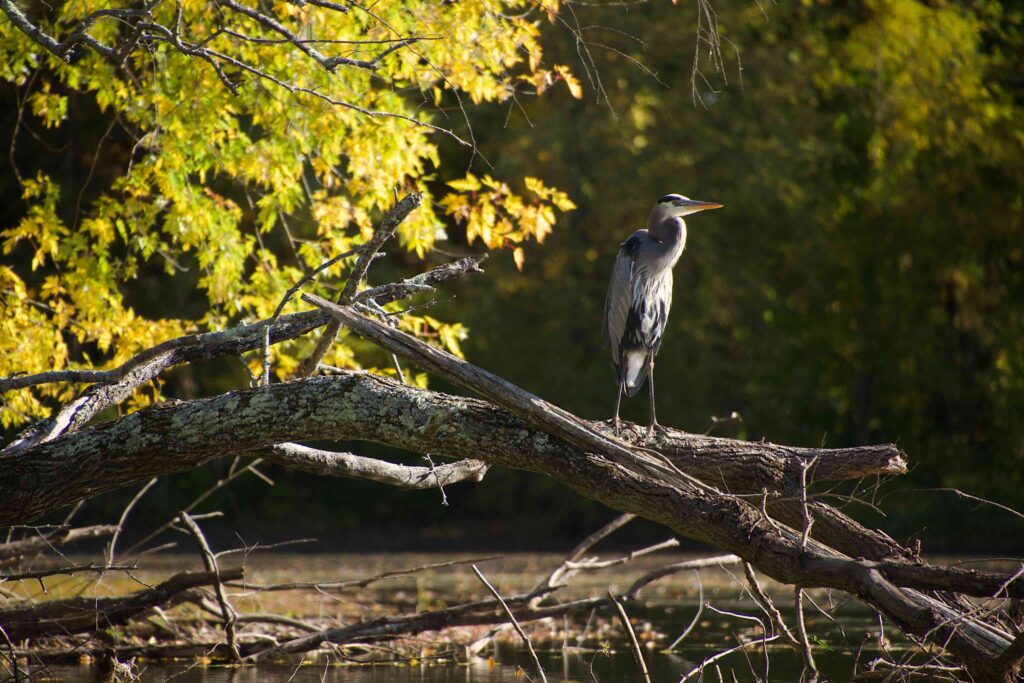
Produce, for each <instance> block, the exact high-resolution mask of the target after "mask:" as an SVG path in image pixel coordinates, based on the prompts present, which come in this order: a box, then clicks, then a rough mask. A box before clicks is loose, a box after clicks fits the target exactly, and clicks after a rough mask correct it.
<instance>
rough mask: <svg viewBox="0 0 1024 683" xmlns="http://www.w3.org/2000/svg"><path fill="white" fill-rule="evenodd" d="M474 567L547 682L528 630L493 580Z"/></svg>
mask: <svg viewBox="0 0 1024 683" xmlns="http://www.w3.org/2000/svg"><path fill="white" fill-rule="evenodd" d="M472 568H473V573H474V574H476V576H477V578H478V579H480V581H481V583H483V584H484V586H486V587H487V590H489V591H490V592H491V595H493V596H494V597H495V599H496V600H497V601H498V602H499V603H501V608H502V609H503V610H505V615H506V616H507V617H508V620H509V621H510V622H512V627H513V628H515V630H516V633H518V634H519V637H520V638H522V639H523V642H524V643H526V649H528V650H529V651H530V656H531V657H533V663H534V664H535V665H536V667H537V672H538V673H539V674H540V680H541V681H543V682H544V683H547V680H548V678H547V676H545V675H544V667H542V666H541V665H540V657H538V656H537V653H536V651H534V649H533V644H532V643H530V639H529V638H528V637H527V636H526V632H525V631H523V627H522V626H520V625H519V622H518V621H516V617H515V615H514V614H512V610H510V609H509V608H508V604H506V603H505V599H504V598H502V597H501V594H500V593H498V591H497V590H496V589H495V588H494V586H492V585H491V582H490V581H488V580H487V577H485V576H484V575H483V574H482V573H481V572H480V570H479V569H478V568H477V566H476V565H475V564H474V565H472Z"/></svg>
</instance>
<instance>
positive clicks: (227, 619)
mask: <svg viewBox="0 0 1024 683" xmlns="http://www.w3.org/2000/svg"><path fill="white" fill-rule="evenodd" d="M178 519H180V520H181V523H182V524H184V525H185V528H186V529H188V531H189V533H190V534H192V538H194V539H195V540H196V543H197V544H198V545H199V550H200V551H201V554H202V557H203V564H205V565H206V571H208V572H209V573H211V574H213V577H214V580H213V587H214V591H215V594H216V596H217V603H218V604H219V605H220V611H221V617H222V618H223V620H224V633H225V634H226V635H227V639H228V647H229V648H230V649H231V653H232V654H233V655H234V657H235V659H236V660H241V658H242V655H241V654H240V653H239V652H238V642H237V636H236V635H235V619H237V618H238V616H237V615H236V614H235V609H234V607H232V606H231V603H229V602H228V598H227V595H225V594H224V583H223V582H222V581H221V577H220V569H219V568H218V567H217V557H216V556H215V555H214V554H213V551H212V550H210V544H209V543H207V542H206V537H205V536H203V531H202V529H200V528H199V525H198V524H196V523H195V520H193V519H192V518H191V517H189V516H188V513H187V512H182V513H181V514H180V515H179V516H178Z"/></svg>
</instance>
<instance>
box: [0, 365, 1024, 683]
mask: <svg viewBox="0 0 1024 683" xmlns="http://www.w3.org/2000/svg"><path fill="white" fill-rule="evenodd" d="M282 416H287V417H286V419H282ZM300 437H301V438H304V439H310V440H313V439H316V440H321V439H349V440H351V439H355V440H373V441H379V442H382V443H387V444H390V445H394V446H399V447H403V448H407V449H409V450H414V451H417V452H431V453H439V452H445V453H447V454H448V455H450V456H453V457H455V456H461V457H473V458H476V459H480V460H483V461H485V462H488V463H490V464H500V465H504V466H507V467H513V468H516V469H525V470H530V471H534V472H538V473H542V474H546V475H548V476H550V477H552V478H555V479H557V480H559V481H561V482H563V483H565V484H566V485H568V486H570V487H571V488H573V489H574V490H576V491H578V492H579V493H581V494H582V495H585V496H588V497H591V498H594V499H595V500H599V501H601V502H604V503H605V504H607V505H609V506H611V507H614V508H617V509H621V510H625V511H628V512H633V513H636V514H638V515H640V516H643V517H646V518H648V519H652V520H654V521H657V522H660V523H662V524H664V525H666V526H668V527H669V528H671V529H673V530H675V531H676V532H678V533H680V534H682V535H684V536H687V537H689V538H693V539H696V540H699V541H702V542H705V543H709V544H711V545H714V546H716V547H719V548H722V549H724V550H727V551H729V552H733V553H735V554H736V555H739V556H740V557H742V558H743V559H745V560H747V561H749V562H750V563H751V564H753V565H754V566H755V567H757V568H758V569H759V570H760V571H762V572H764V573H766V574H768V575H769V576H772V577H773V578H775V579H777V580H779V581H783V582H786V583H793V584H797V585H802V586H807V587H819V586H820V587H829V588H836V589H840V590H845V591H848V592H850V593H852V594H854V595H857V596H858V597H861V598H862V599H864V600H865V601H866V602H868V603H869V604H871V605H873V606H875V607H877V608H878V609H879V610H880V611H882V612H883V613H884V614H886V615H887V616H889V617H890V618H891V619H893V621H895V622H896V623H897V624H899V625H900V626H901V627H903V628H904V629H906V630H907V631H908V632H910V633H912V634H916V635H920V636H923V637H931V638H935V639H940V640H941V642H943V643H948V647H949V649H950V650H951V651H954V652H955V653H956V654H957V655H958V656H959V657H960V658H961V659H962V660H963V661H965V662H966V663H968V665H969V666H970V667H971V668H972V671H973V672H974V675H975V677H976V678H978V679H979V680H1004V679H1003V678H1000V674H999V673H998V672H996V671H994V670H993V664H992V662H993V660H994V658H995V657H997V656H998V655H999V654H1001V653H1002V652H1003V651H1004V650H1005V649H1006V648H1007V646H1008V645H1009V641H1010V640H1011V638H1010V637H1009V635H1008V634H1006V633H1004V632H1002V631H1000V630H999V629H997V628H995V627H993V626H991V625H989V624H985V623H981V622H978V621H972V620H970V619H969V618H967V617H965V616H963V615H959V614H957V613H955V612H953V611H952V610H951V609H950V608H949V607H948V606H946V605H944V604H943V603H942V602H940V601H938V600H936V599H934V598H929V597H928V596H925V595H922V594H920V593H918V592H917V591H915V590H908V589H901V588H898V587H897V586H899V585H903V586H905V587H908V588H915V589H918V590H923V589H935V590H948V589H955V590H957V591H959V592H963V593H968V594H974V595H992V594H994V593H995V592H996V590H998V588H993V586H996V587H998V586H1001V585H1002V584H1003V583H1005V582H1006V581H1007V579H1008V578H1009V577H1007V576H1004V575H1000V574H993V573H986V572H973V571H971V572H968V574H966V575H964V574H961V573H960V572H954V571H949V570H946V569H945V568H941V567H930V566H921V565H918V564H915V563H910V562H899V561H892V562H886V563H878V564H872V563H869V562H865V561H857V560H852V559H849V558H847V557H843V556H839V555H837V554H835V553H830V552H828V550H827V549H826V548H825V547H823V546H818V545H815V544H809V545H807V546H806V547H802V546H801V543H800V538H799V534H797V533H795V532H792V533H787V532H784V531H779V530H778V529H776V528H775V527H773V526H772V525H771V524H770V523H768V520H766V519H764V517H763V515H762V514H761V512H760V511H759V510H758V509H757V508H756V507H755V506H753V505H750V504H748V503H746V502H744V501H743V499H741V498H737V497H735V496H724V495H722V494H714V495H712V494H709V493H708V492H707V491H704V492H701V493H699V494H697V493H693V492H689V491H682V490H680V489H679V488H678V486H676V485H674V484H670V483H665V482H659V481H657V480H654V479H652V478H650V477H645V476H644V475H642V474H640V473H637V472H633V471H630V470H628V469H627V468H625V467H623V466H621V465H619V464H617V463H614V462H612V461H610V460H609V459H607V458H606V457H604V456H602V455H599V454H595V453H586V452H583V451H582V450H581V449H577V448H574V447H571V446H568V445H567V444H564V443H562V442H560V441H559V440H557V439H555V438H554V437H552V436H551V435H549V434H547V433H545V432H543V431H541V430H538V429H536V428H533V427H532V426H531V425H530V424H529V423H527V422H525V421H523V420H521V419H519V418H516V417H515V416H513V415H511V414H509V413H508V412H506V411H503V410H501V409H499V408H496V407H494V406H493V405H491V404H489V403H486V402H484V401H480V400H476V399H469V398H463V397H458V396H450V395H445V394H439V393H437V392H431V391H424V390H419V389H414V388H411V387H408V386H405V385H401V384H399V383H397V382H394V381H391V380H388V379H385V378H381V377H377V376H373V375H368V374H362V373H354V374H350V375H342V376H337V377H317V378H312V379H306V380H300V381H295V382H288V383H284V384H274V385H271V386H269V387H261V388H256V389H248V390H244V391H237V392H231V393H228V394H224V395H221V396H217V397H214V398H209V399H202V400H197V401H190V402H184V403H171V404H166V405H161V406H157V407H154V408H149V409H146V410H142V411H139V412H137V413H133V414H131V415H128V416H126V417H123V418H120V419H118V420H116V421H113V422H109V423H105V424H101V425H97V426H96V427H93V428H90V429H86V430H83V431H80V432H75V433H71V434H68V435H65V436H63V437H60V438H58V439H56V440H54V441H52V442H49V443H45V444H42V445H40V446H36V447H34V448H32V449H29V450H26V451H23V452H20V453H15V454H12V455H7V456H4V457H2V458H0V465H2V467H0V498H2V499H4V500H5V501H7V503H8V504H7V505H5V506H4V507H3V508H2V509H0V524H11V523H15V522H20V521H24V520H29V519H34V518H37V517H39V516H41V515H44V514H47V513H49V512H53V511H54V510H56V509H58V508H59V507H61V506H62V505H67V504H70V503H73V502H75V501H76V500H78V499H80V498H82V497H86V496H91V495H96V494H98V493H101V492H104V491H109V490H114V489H117V488H120V487H123V486H126V485H128V484H131V483H136V482H141V481H145V480H147V479H149V478H150V477H153V476H157V475H161V474H168V473H171V472H179V471H184V470H188V469H191V468H193V467H196V466H198V465H200V464H202V463H204V462H207V461H209V460H211V459H213V458H218V457H223V456H224V455H227V454H238V453H246V452H255V451H257V450H259V449H261V448H266V447H269V446H272V445H274V444H276V443H281V442H285V441H288V440H291V439H296V438H300ZM702 443H703V444H704V448H705V449H706V450H705V452H706V453H707V454H708V457H707V459H706V460H701V459H699V458H692V459H690V461H689V467H691V468H692V469H691V470H690V471H691V472H694V473H699V474H701V475H703V477H706V480H707V481H718V480H719V478H720V476H721V470H720V469H719V468H718V467H717V466H716V464H715V463H716V459H718V458H721V457H725V458H728V457H729V456H730V454H733V453H735V452H736V450H737V449H738V448H741V444H742V443H743V442H736V441H735V440H731V439H714V438H707V439H703V440H702ZM718 444H721V448H722V450H721V451H718V450H717V449H716V445H718ZM652 445H654V444H652ZM763 447H764V445H763V444H757V443H752V444H749V449H748V451H747V452H746V455H747V456H748V457H752V458H756V457H757V454H758V453H760V452H762V449H763ZM844 451H845V452H844V454H843V458H844V459H845V460H848V459H849V458H850V457H853V456H852V454H851V451H850V449H844ZM817 455H818V457H819V460H821V461H824V460H827V459H828V458H829V451H828V449H823V450H821V451H820V452H818V453H817ZM792 457H797V456H795V455H794V456H792ZM866 457H868V458H869V459H871V460H872V461H875V462H877V452H876V451H875V449H870V450H869V451H867V453H866ZM815 526H817V525H815ZM819 542H820V543H827V542H828V539H827V538H823V539H820V541H819ZM968 578H969V579H970V580H969V581H968V580H967V579H968ZM990 589H991V590H990ZM1005 594H1006V595H1009V596H1011V597H1024V584H1022V583H1011V584H1010V585H1009V586H1007V589H1006V593H1005Z"/></svg>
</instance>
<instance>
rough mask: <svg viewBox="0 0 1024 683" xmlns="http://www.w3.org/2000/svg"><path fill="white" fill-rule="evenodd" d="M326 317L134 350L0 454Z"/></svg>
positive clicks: (11, 383) (379, 291)
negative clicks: (179, 368)
mask: <svg viewBox="0 0 1024 683" xmlns="http://www.w3.org/2000/svg"><path fill="white" fill-rule="evenodd" d="M484 259H486V254H485V255H482V256H479V257H469V258H463V259H460V260H458V261H454V262H452V263H446V264H444V265H441V266H438V267H436V268H433V269H431V270H429V271H427V272H425V273H421V274H419V275H417V276H415V277H412V278H409V279H407V280H404V281H402V282H399V283H395V284H391V285H384V286H383V287H375V288H373V289H368V290H365V291H363V292H359V293H358V294H357V295H356V297H355V299H356V301H364V300H368V299H370V297H372V298H373V300H374V301H376V302H377V303H378V304H381V305H383V304H386V303H390V302H392V301H396V300H398V299H403V298H407V297H409V296H412V295H413V294H416V293H418V292H420V291H423V288H424V287H434V286H437V285H439V284H441V283H443V282H447V281H449V280H453V279H455V278H459V277H462V276H463V275H466V274H467V273H482V272H483V270H482V269H481V268H480V267H479V266H480V263H481V262H482V261H483V260H484ZM330 320H331V318H330V316H328V315H327V314H325V313H323V312H322V311H319V310H314V311H307V312H304V313H294V314H291V315H285V316H281V318H280V319H279V320H278V321H277V322H276V323H274V324H271V321H270V320H269V319H268V320H263V321H260V322H258V323H253V324H250V325H240V326H238V327H234V328H231V329H229V330H225V331H223V332H207V333H204V334H188V335H185V336H182V337H177V338H175V339H171V340H169V341H166V342H163V343H161V344H158V345H157V346H154V347H152V348H150V349H146V350H145V351H141V352H139V353H138V354H136V355H135V356H133V357H132V358H131V359H129V360H128V361H126V362H125V363H124V364H123V365H121V366H120V367H118V368H115V369H112V370H101V371H96V373H97V374H95V375H92V376H91V377H92V379H91V380H90V381H96V382H106V383H109V384H98V385H95V386H92V387H89V388H88V389H86V390H85V391H84V392H82V393H81V394H80V395H79V396H78V397H77V398H76V399H75V400H74V401H72V402H71V403H69V404H68V405H66V406H64V407H63V408H62V409H60V410H59V411H58V412H57V414H56V415H54V416H53V417H49V418H47V419H45V420H42V421H40V422H38V423H37V424H35V425H33V426H32V427H30V428H28V429H26V430H25V431H23V432H22V433H21V434H19V435H18V437H17V438H16V439H15V440H14V441H12V442H11V443H10V444H9V445H8V446H7V447H6V448H5V449H4V450H2V451H0V453H2V454H10V453H16V452H18V451H21V450H24V449H26V448H30V447H32V446H35V445H38V444H41V443H46V442H47V441H51V440H53V439H55V438H57V437H58V436H60V435H61V434H64V433H66V432H73V431H76V430H78V429H80V428H81V427H82V426H84V425H85V424H86V423H87V422H88V421H89V420H90V419H92V417H93V416H95V415H96V414H97V413H99V412H100V411H101V410H103V409H105V408H107V407H109V406H112V405H117V404H118V403H120V402H121V401H123V400H125V399H126V398H127V397H129V396H130V395H131V394H132V392H133V391H134V390H135V388H136V387H138V386H140V385H142V384H145V383H146V382H148V381H150V380H151V379H153V378H155V377H157V376H158V375H160V373H162V372H163V371H165V370H167V369H169V368H171V367H174V366H176V365H181V364H184V363H193V362H197V361H202V360H209V359H212V358H221V357H224V356H239V355H241V354H243V353H245V352H247V351H252V350H254V349H258V348H261V346H262V345H263V343H264V341H265V340H266V338H267V336H268V334H269V341H270V343H271V344H278V343H280V342H282V341H287V340H290V339H295V338H297V337H300V336H302V335H303V334H306V333H308V332H310V331H312V330H315V329H316V328H318V327H322V326H324V325H326V324H328V322H330ZM268 330H269V331H268ZM61 372H63V371H61ZM71 372H78V371H71ZM51 381H64V380H63V379H61V378H60V377H56V376H54V374H53V373H43V374H41V375H19V376H15V377H9V378H5V379H0V393H3V392H6V391H11V390H14V389H20V388H25V387H29V386H34V385H36V384H43V383H45V382H51Z"/></svg>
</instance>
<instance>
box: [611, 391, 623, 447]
mask: <svg viewBox="0 0 1024 683" xmlns="http://www.w3.org/2000/svg"><path fill="white" fill-rule="evenodd" d="M620 403H622V384H621V383H620V384H619V391H618V393H617V394H616V395H615V417H614V418H612V428H613V429H614V430H615V436H618V435H619V404H620Z"/></svg>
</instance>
